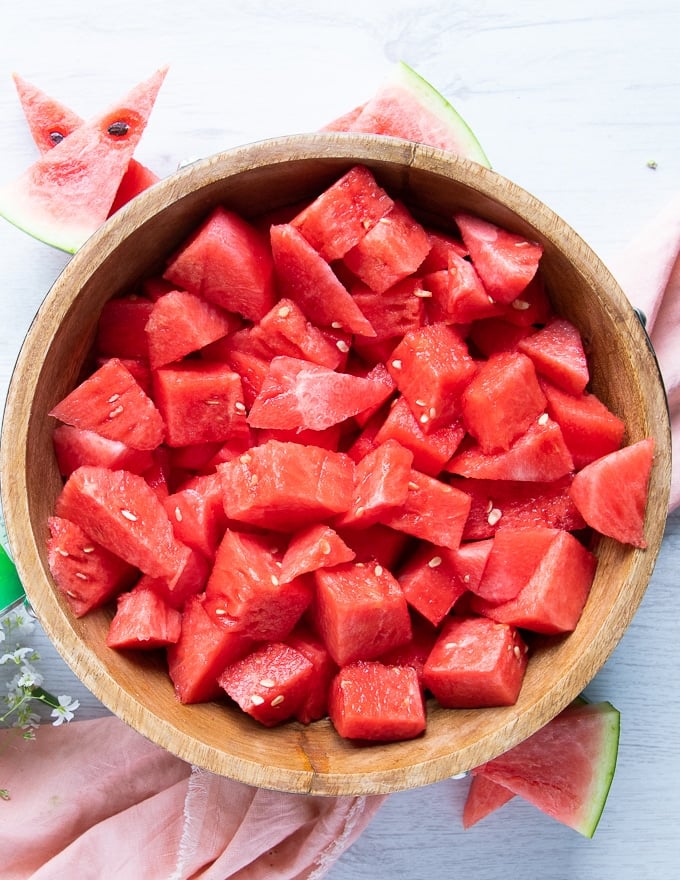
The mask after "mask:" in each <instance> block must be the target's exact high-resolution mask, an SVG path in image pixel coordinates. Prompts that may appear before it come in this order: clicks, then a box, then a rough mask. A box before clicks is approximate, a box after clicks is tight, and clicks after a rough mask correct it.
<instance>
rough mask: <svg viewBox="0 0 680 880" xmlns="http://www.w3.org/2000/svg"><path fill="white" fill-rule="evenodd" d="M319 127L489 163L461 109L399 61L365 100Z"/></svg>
mask: <svg viewBox="0 0 680 880" xmlns="http://www.w3.org/2000/svg"><path fill="white" fill-rule="evenodd" d="M321 130H322V131H362V132H366V133H368V134H382V135H388V136H390V137H400V138H404V139H406V140H409V141H415V142H417V143H421V144H427V145H428V146H431V147H438V148H439V149H442V150H450V151H451V152H452V153H456V154H458V155H459V156H464V157H465V158H467V159H472V160H473V161H474V162H478V163H479V164H480V165H485V166H486V167H487V168H490V167H491V165H490V163H489V160H488V158H487V156H486V153H485V152H484V150H483V149H482V146H481V144H480V143H479V141H478V140H477V138H476V137H475V135H474V133H473V131H472V129H471V128H470V127H469V126H468V124H467V123H466V122H465V120H464V119H463V118H462V117H461V116H460V114H459V113H458V112H457V111H456V110H455V109H454V108H453V107H452V106H451V104H450V103H449V102H448V101H447V100H446V98H445V97H444V96H443V95H442V94H440V93H439V92H438V91H437V89H435V88H434V86H432V85H431V84H430V83H429V82H428V81H427V80H426V79H424V78H423V77H422V76H421V75H420V74H418V73H416V71H415V70H414V69H413V68H412V67H410V66H409V65H408V64H406V62H404V61H399V62H398V63H397V64H396V65H395V66H394V67H393V68H392V70H391V71H390V73H389V75H388V76H387V77H386V79H385V81H384V82H383V83H382V85H381V86H380V87H379V88H378V90H377V91H376V92H375V94H374V95H373V96H372V97H371V98H370V99H369V100H368V101H366V103H364V104H363V105H361V106H360V107H357V108H356V109H355V110H353V111H351V112H349V113H347V114H344V115H343V116H342V117H339V118H338V119H335V120H333V121H331V122H329V123H328V124H327V125H325V126H324V127H323V128H322V129H321Z"/></svg>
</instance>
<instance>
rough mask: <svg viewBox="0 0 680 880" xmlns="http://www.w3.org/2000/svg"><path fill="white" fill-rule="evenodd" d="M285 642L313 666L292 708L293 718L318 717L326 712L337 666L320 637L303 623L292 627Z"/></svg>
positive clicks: (304, 721) (305, 720) (302, 720)
mask: <svg viewBox="0 0 680 880" xmlns="http://www.w3.org/2000/svg"><path fill="white" fill-rule="evenodd" d="M286 644H287V645H290V647H291V648H295V650H296V651H299V652H300V653H301V654H302V655H303V656H304V657H306V658H307V659H308V660H309V662H310V663H311V664H312V667H313V672H312V677H311V679H310V681H309V682H308V684H307V693H306V695H305V697H304V699H303V700H302V702H301V704H300V706H299V707H298V708H297V709H296V710H295V718H296V719H297V720H298V721H300V722H301V723H302V724H309V723H311V722H312V721H318V720H319V719H321V718H324V717H325V716H326V715H327V714H328V691H329V688H330V685H331V681H332V680H333V678H334V677H335V675H336V673H337V671H338V667H337V665H336V663H335V662H334V660H333V658H332V657H331V655H330V654H329V653H328V650H327V648H326V646H325V645H324V644H323V642H322V641H321V639H319V638H318V637H317V636H316V635H315V634H314V632H312V630H311V629H309V627H307V626H306V625H305V624H300V625H299V626H297V627H295V629H294V630H293V632H292V633H291V634H290V635H289V636H288V637H287V638H286Z"/></svg>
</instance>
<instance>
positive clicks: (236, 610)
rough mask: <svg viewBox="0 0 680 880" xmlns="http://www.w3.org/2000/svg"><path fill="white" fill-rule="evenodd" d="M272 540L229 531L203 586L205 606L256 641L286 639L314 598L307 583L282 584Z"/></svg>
mask: <svg viewBox="0 0 680 880" xmlns="http://www.w3.org/2000/svg"><path fill="white" fill-rule="evenodd" d="M280 561H281V557H280V554H279V553H277V552H276V551H275V550H274V549H272V541H271V539H270V538H269V537H266V536H260V535H254V534H247V533H244V532H237V531H235V530H234V529H227V530H226V532H225V534H224V537H223V538H222V540H221V542H220V546H219V547H218V549H217V553H216V555H215V562H214V565H213V567H212V570H211V572H210V576H209V578H208V582H207V584H206V587H205V595H206V604H207V605H208V607H209V608H210V609H211V612H212V613H213V614H215V615H218V616H222V617H227V618H230V619H231V620H233V621H234V622H235V625H237V626H238V627H239V628H240V629H242V630H243V631H244V632H246V633H247V634H248V636H250V638H252V639H253V640H255V641H267V640H271V641H279V640H281V639H285V638H286V636H287V635H288V634H289V633H290V632H291V630H292V629H293V627H294V626H295V624H296V623H297V622H298V620H299V619H300V617H301V616H302V614H303V613H304V612H305V611H306V609H307V607H308V605H309V603H310V602H311V600H312V589H311V585H310V584H309V582H308V581H307V580H306V579H304V578H302V577H297V578H293V579H292V580H289V581H286V582H285V583H281V581H280V580H279V570H280Z"/></svg>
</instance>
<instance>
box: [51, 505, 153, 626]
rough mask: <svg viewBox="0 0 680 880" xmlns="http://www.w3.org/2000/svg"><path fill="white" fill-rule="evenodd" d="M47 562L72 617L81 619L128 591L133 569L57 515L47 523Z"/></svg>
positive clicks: (133, 573) (134, 572)
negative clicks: (72, 614)
mask: <svg viewBox="0 0 680 880" xmlns="http://www.w3.org/2000/svg"><path fill="white" fill-rule="evenodd" d="M47 526H48V529H49V537H48V539H47V562H48V565H49V569H50V573H51V574H52V577H53V578H54V582H55V584H56V585H57V587H58V588H59V590H60V591H61V593H62V594H63V595H64V596H65V598H66V601H67V602H68V604H69V606H70V608H71V610H72V611H73V613H74V614H75V616H76V617H83V616H84V615H86V614H88V613H89V612H90V611H93V610H94V609H95V608H99V607H100V606H102V605H105V604H106V603H107V602H108V601H110V600H111V599H113V598H114V597H115V596H117V595H118V594H119V593H122V592H123V590H127V589H129V588H130V587H131V586H132V584H133V583H134V581H135V578H136V576H137V574H138V572H137V569H136V568H135V567H134V566H133V565H130V564H129V563H128V562H125V561H124V560H123V559H121V558H120V557H119V556H118V555H117V554H115V553H112V552H111V551H110V550H107V549H106V548H105V547H102V546H101V544H98V543H97V542H96V541H93V540H92V538H90V536H89V535H87V534H86V533H85V532H84V531H83V529H81V528H80V526H78V525H76V523H74V522H71V521H70V520H68V519H65V518H64V517H61V516H51V517H49V518H48V520H47Z"/></svg>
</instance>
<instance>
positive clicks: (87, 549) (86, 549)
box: [83, 544, 94, 553]
mask: <svg viewBox="0 0 680 880" xmlns="http://www.w3.org/2000/svg"><path fill="white" fill-rule="evenodd" d="M83 553H94V547H93V546H92V545H91V544H89V545H88V546H87V547H83Z"/></svg>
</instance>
